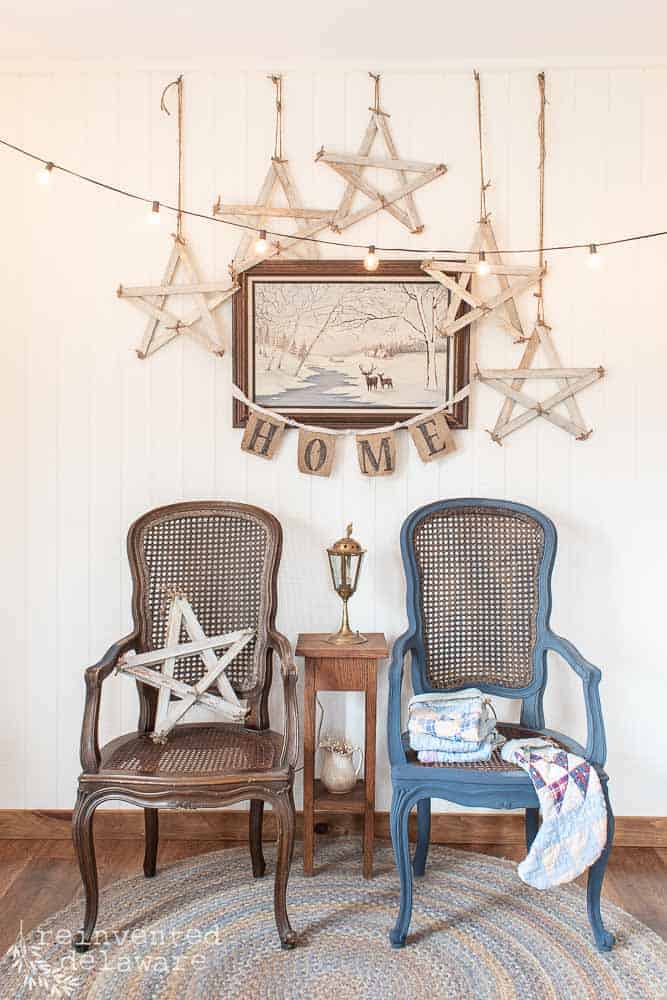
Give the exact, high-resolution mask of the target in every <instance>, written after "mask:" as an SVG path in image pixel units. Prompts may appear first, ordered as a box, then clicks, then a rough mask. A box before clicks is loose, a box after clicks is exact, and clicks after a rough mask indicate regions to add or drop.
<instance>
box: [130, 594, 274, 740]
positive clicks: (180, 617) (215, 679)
mask: <svg viewBox="0 0 667 1000" xmlns="http://www.w3.org/2000/svg"><path fill="white" fill-rule="evenodd" d="M183 626H184V627H185V630H186V632H187V633H188V635H189V636H190V638H191V640H192V641H191V642H185V643H181V642H180V641H179V640H180V636H181V629H182V627H183ZM254 634H255V631H254V629H251V628H247V629H241V630H240V631H238V632H228V633H226V634H225V635H216V636H212V637H210V638H207V637H206V636H205V635H204V630H203V629H202V627H201V625H200V624H199V621H198V620H197V616H196V615H195V613H194V611H193V610H192V607H191V605H190V604H189V602H188V601H187V600H186V598H185V597H184V596H183V595H182V594H176V595H175V596H174V597H173V599H172V603H171V606H170V608H169V613H168V618H167V645H166V646H165V647H164V648H163V649H154V650H151V651H150V652H148V653H138V654H136V655H135V654H130V653H128V654H126V655H125V656H124V657H123V659H121V660H120V661H119V663H118V667H117V670H118V672H120V673H123V674H128V675H129V676H131V677H134V678H135V680H138V681H141V683H142V684H149V685H150V686H151V687H155V688H157V689H158V691H159V695H158V703H157V711H156V716H155V731H154V732H153V734H152V738H153V740H154V741H155V742H156V743H164V742H165V740H166V739H167V736H168V735H169V733H170V731H171V730H172V729H173V728H174V726H175V725H176V723H177V722H178V720H179V719H182V718H183V716H184V715H185V714H186V713H187V712H188V711H189V710H190V709H191V708H192V707H193V706H194V705H196V704H200V705H204V706H205V707H206V708H209V709H212V710H213V711H214V712H217V713H218V714H219V715H222V716H223V718H225V719H228V720H231V721H233V722H240V721H242V720H243V719H245V717H246V714H247V710H246V708H245V707H244V705H242V703H241V702H240V701H239V699H238V697H237V695H236V692H235V690H234V688H233V687H232V685H231V684H230V682H229V680H228V679H227V677H226V676H225V673H224V671H225V670H226V669H227V667H228V666H229V665H230V663H231V662H232V660H233V659H234V658H235V657H236V656H238V654H239V653H240V652H241V650H242V649H243V648H244V647H245V646H247V644H248V643H249V642H250V640H251V639H252V637H253V636H254ZM214 649H227V652H226V653H224V654H223V655H222V656H220V657H219V658H218V657H217V656H216V655H215V653H214V652H213V650H214ZM193 654H198V655H199V656H201V658H202V660H203V662H204V666H205V667H206V672H205V673H204V675H203V677H202V678H201V679H200V680H199V681H198V682H197V683H196V684H185V683H184V682H183V681H180V680H178V679H177V678H176V677H174V665H175V663H176V660H177V659H179V658H180V657H183V656H192V655H193ZM159 664H163V667H162V671H160V670H155V669H153V668H154V667H155V666H157V665H159ZM213 684H215V685H217V688H218V691H219V694H211V693H210V691H209V688H211V686H212V685H213ZM174 698H175V699H177V700H173V699H174Z"/></svg>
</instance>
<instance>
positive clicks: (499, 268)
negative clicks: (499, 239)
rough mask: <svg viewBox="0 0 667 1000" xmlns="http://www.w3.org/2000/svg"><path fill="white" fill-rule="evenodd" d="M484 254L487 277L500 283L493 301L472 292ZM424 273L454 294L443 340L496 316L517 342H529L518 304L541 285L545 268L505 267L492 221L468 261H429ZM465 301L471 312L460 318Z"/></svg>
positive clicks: (481, 227) (484, 224)
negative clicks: (475, 323) (489, 258)
mask: <svg viewBox="0 0 667 1000" xmlns="http://www.w3.org/2000/svg"><path fill="white" fill-rule="evenodd" d="M480 252H481V253H482V254H483V255H484V256H483V257H482V260H484V263H485V264H486V270H485V274H486V275H488V276H490V277H495V278H496V279H497V283H498V291H497V292H496V293H495V294H494V295H492V296H491V297H490V298H482V297H481V296H480V295H479V294H477V293H476V292H472V291H471V290H470V286H471V284H472V281H471V279H472V276H473V275H474V274H477V272H478V267H479V262H480ZM486 254H489V255H491V258H492V259H491V260H490V261H489V260H486ZM422 270H423V271H425V272H426V274H428V275H430V276H431V277H432V278H435V280H436V281H439V282H440V284H442V285H444V286H445V287H446V288H448V289H449V291H450V292H451V296H450V302H449V308H448V310H447V315H446V317H445V321H444V323H443V325H442V327H441V330H440V332H441V334H442V335H443V336H448V337H451V336H453V335H454V334H455V333H456V331H457V330H460V329H461V328H462V327H464V326H469V325H470V324H471V323H474V322H476V321H477V320H480V319H485V318H486V317H487V316H489V315H490V314H491V313H494V314H496V317H497V318H498V319H499V320H500V321H501V322H502V323H503V325H504V326H506V327H507V329H508V330H509V331H510V333H511V334H512V336H513V337H514V338H515V340H517V341H519V342H521V341H524V340H525V339H526V336H525V334H524V329H523V325H522V323H521V317H520V316H519V311H518V309H517V304H516V300H517V298H518V297H519V296H520V295H522V294H523V293H524V292H527V291H528V289H529V288H532V287H533V286H534V285H537V284H538V283H539V282H540V280H541V278H542V277H543V275H544V268H541V267H529V266H528V265H521V264H505V263H504V262H503V259H502V257H501V256H500V254H499V253H498V244H497V243H496V238H495V235H494V232H493V227H492V225H491V223H490V221H489V219H488V218H485V219H482V220H481V221H480V222H479V224H478V227H477V232H476V234H475V239H474V240H473V243H472V245H471V248H470V251H469V253H468V254H466V258H465V261H435V260H425V261H423V262H422ZM452 273H454V274H458V278H453V277H451V275H452ZM510 279H512V280H511V281H510ZM462 301H463V302H467V303H468V305H469V306H470V309H469V310H468V312H465V313H463V314H462V315H460V316H458V317H457V314H458V312H459V306H460V304H461V302H462Z"/></svg>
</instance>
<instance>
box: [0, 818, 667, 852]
mask: <svg viewBox="0 0 667 1000" xmlns="http://www.w3.org/2000/svg"><path fill="white" fill-rule="evenodd" d="M71 821H72V811H71V810H70V809H2V810H0V840H42V839H43V840H66V839H69V837H70V835H71ZM317 822H318V826H319V827H320V832H322V833H329V834H332V835H334V836H346V835H348V834H357V833H359V832H360V830H361V817H359V816H351V815H344V814H343V815H340V814H339V815H335V816H334V815H331V816H329V815H327V814H325V813H323V814H321V815H320V814H318V817H317ZM412 822H413V824H414V816H413V817H412ZM302 825H303V816H302V814H301V813H300V812H299V813H298V814H297V836H298V837H300V836H301V830H302ZM375 831H376V836H377V837H379V838H380V839H388V838H389V814H388V813H386V812H378V813H376V814H375ZM264 833H265V837H266V839H267V840H271V839H273V838H274V837H275V824H274V822H273V816H272V815H271V811H270V810H269V809H267V811H266V816H265V824H264ZM95 835H96V836H97V837H104V838H107V839H112V840H134V839H136V838H138V837H143V835H144V822H143V815H142V813H141V811H140V810H138V809H99V810H98V811H97V813H96V815H95ZM247 835H248V813H247V812H245V811H244V810H241V809H219V810H217V809H205V810H187V811H186V810H161V811H160V837H161V839H166V840H222V841H232V842H234V841H238V842H242V841H243V842H245V841H246V840H247ZM431 839H432V841H433V843H440V844H520V843H523V840H524V832H523V817H522V815H521V814H520V813H434V814H433V819H432V825H431ZM614 842H615V843H616V844H617V845H618V846H619V847H667V816H617V817H616V835H615V838H614Z"/></svg>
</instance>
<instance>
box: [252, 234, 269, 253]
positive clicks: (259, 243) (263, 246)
mask: <svg viewBox="0 0 667 1000" xmlns="http://www.w3.org/2000/svg"><path fill="white" fill-rule="evenodd" d="M267 248H268V243H267V241H266V229H260V231H259V236H258V237H257V239H256V240H255V253H258V254H265V253H266V251H267Z"/></svg>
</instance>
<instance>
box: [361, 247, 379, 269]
mask: <svg viewBox="0 0 667 1000" xmlns="http://www.w3.org/2000/svg"><path fill="white" fill-rule="evenodd" d="M379 266H380V258H379V257H378V255H377V254H376V252H375V247H374V246H372V245H371V246H369V248H368V253H367V254H366V256H365V257H364V267H365V268H366V270H367V271H377V269H378V267H379Z"/></svg>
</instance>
